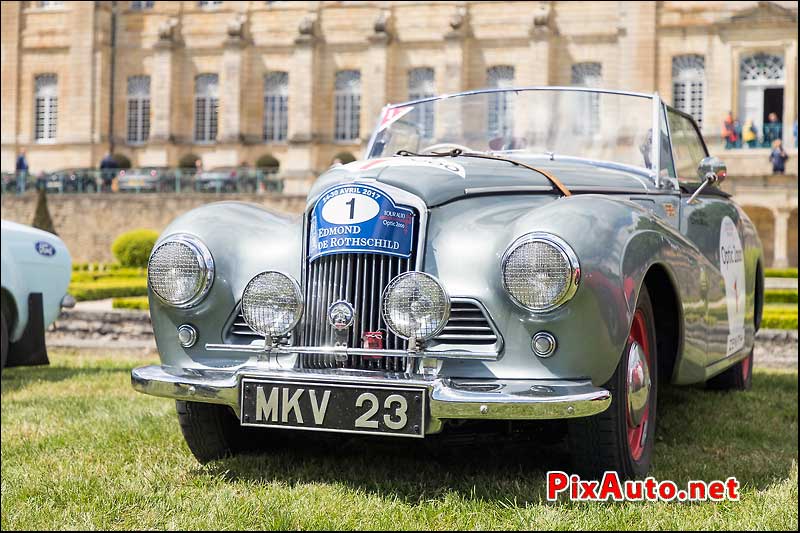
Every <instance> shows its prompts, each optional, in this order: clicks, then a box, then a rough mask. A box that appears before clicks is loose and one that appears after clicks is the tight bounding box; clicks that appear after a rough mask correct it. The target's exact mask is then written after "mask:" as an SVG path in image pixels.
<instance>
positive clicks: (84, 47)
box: [56, 2, 97, 165]
mask: <svg viewBox="0 0 800 533" xmlns="http://www.w3.org/2000/svg"><path fill="white" fill-rule="evenodd" d="M70 8H71V10H72V11H71V13H70V15H71V19H72V21H71V23H70V24H71V26H70V28H71V31H69V38H70V42H69V55H68V56H67V57H68V59H67V61H68V63H69V65H68V66H67V68H65V69H63V70H62V71H61V76H59V79H58V92H59V99H58V115H59V116H58V127H57V131H56V139H57V140H58V142H59V143H63V144H72V143H76V144H83V145H85V146H87V147H88V146H90V144H91V142H92V129H93V128H92V122H93V119H94V116H95V115H94V106H95V105H96V102H95V101H94V98H95V96H96V95H95V94H94V90H93V88H94V85H93V83H92V81H93V79H92V78H93V77H91V78H90V79H86V75H87V74H90V75H91V73H92V72H93V68H92V63H93V62H94V54H93V52H94V34H95V30H94V26H95V24H94V22H95V16H96V13H95V2H75V3H73V4H71V6H70ZM90 159H91V149H89V150H88V152H87V153H86V154H85V163H86V164H92V165H94V164H97V162H96V161H89V160H90Z"/></svg>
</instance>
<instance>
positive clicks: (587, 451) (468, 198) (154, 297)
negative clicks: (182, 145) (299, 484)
mask: <svg viewBox="0 0 800 533" xmlns="http://www.w3.org/2000/svg"><path fill="white" fill-rule="evenodd" d="M498 98H502V99H505V100H507V101H506V102H505V103H508V101H510V100H511V99H516V102H515V105H516V107H515V108H513V107H512V106H505V109H506V110H508V109H509V108H513V109H516V111H514V113H516V114H515V115H514V118H516V122H517V127H516V129H515V128H514V127H513V125H509V124H506V125H505V126H503V125H502V124H500V125H499V126H498V119H497V117H496V116H492V114H491V113H487V110H488V109H494V108H496V107H497V106H496V104H497V101H498V100H497V99H498ZM593 99H597V100H599V107H600V108H601V109H603V115H602V119H603V120H605V121H608V122H609V123H612V122H613V124H614V132H613V134H610V133H608V130H602V128H601V126H600V125H599V124H597V123H595V124H594V125H593V126H591V127H590V128H589V129H588V130H587V129H584V128H582V127H581V128H580V129H576V128H578V126H579V125H580V123H579V121H578V119H579V118H580V117H581V116H582V115H581V113H582V112H583V111H585V110H587V109H589V110H590V111H591V106H589V107H587V105H586V104H587V103H588V104H592V102H593ZM554 104H555V105H554ZM471 105H472V106H474V107H475V110H474V111H480V112H479V113H478V112H470V110H469V109H468V108H469V106H471ZM501 107H502V106H501ZM428 108H432V109H434V112H432V114H433V115H434V116H435V117H436V120H437V124H440V126H437V127H438V128H439V129H441V130H442V131H439V129H437V131H436V132H435V133H434V132H431V131H427V132H425V131H422V128H423V127H428V126H429V122H427V121H426V119H425V115H426V113H425V110H426V109H428ZM543 109H549V110H550V112H552V110H553V109H562V110H564V111H563V112H562V114H564V115H565V116H561V117H558V124H560V127H561V130H563V131H561V130H558V128H554V127H553V124H555V123H556V122H555V120H556V117H550V118H549V120H550V121H551V122H549V123H547V118H548V117H542V114H541V111H542V110H543ZM566 110H569V111H566ZM582 110H583V111H582ZM635 111H641V112H638V113H637V112H635ZM667 112H668V109H667V107H666V106H664V104H663V103H662V102H661V100H660V99H659V98H658V97H657V96H653V95H636V94H630V93H614V92H609V91H584V90H567V89H552V88H543V89H529V90H521V91H513V92H512V91H508V92H504V91H483V92H475V93H465V94H463V95H453V96H448V97H443V98H437V99H430V100H425V101H421V102H412V103H409V104H401V105H398V106H390V107H387V108H386V109H385V110H384V113H383V115H382V117H381V121H380V123H379V126H378V128H377V129H376V132H375V134H374V136H373V139H372V141H371V143H370V147H369V149H368V154H369V157H368V158H367V159H366V160H364V161H356V162H354V163H350V164H348V165H343V166H339V167H335V168H333V169H331V170H329V171H328V172H326V173H325V174H324V175H323V176H321V177H320V178H319V179H318V180H317V182H316V183H315V184H314V186H313V187H312V189H311V191H310V193H309V196H308V203H307V208H306V210H305V212H304V214H303V216H302V217H300V218H299V219H296V218H293V217H288V216H284V215H280V214H276V213H272V212H269V211H267V210H264V209H262V208H259V207H257V206H254V205H249V204H244V203H237V202H221V203H216V204H211V205H208V206H205V207H202V208H200V209H197V210H195V211H192V212H189V213H187V214H185V215H183V216H181V217H179V218H178V219H176V220H175V221H174V222H173V223H172V224H171V225H170V226H169V227H168V228H167V229H166V230H165V231H164V233H163V235H162V237H161V238H160V240H159V242H158V243H157V244H156V247H155V248H154V250H153V253H152V255H151V258H150V265H149V268H148V280H149V287H150V309H151V317H152V322H153V328H154V331H155V334H156V340H157V343H158V349H159V352H160V354H161V360H162V364H161V365H158V366H149V367H144V368H139V369H136V370H134V372H133V374H132V383H133V386H134V388H136V389H137V390H139V391H141V392H145V393H148V394H153V395H157V396H164V397H169V398H175V399H177V400H178V413H179V419H180V422H181V427H182V430H183V432H184V436H185V437H186V440H187V443H188V444H189V447H190V449H191V450H192V452H193V453H194V454H195V456H196V457H197V458H198V459H199V460H201V461H206V460H210V459H213V458H217V457H220V456H223V455H225V454H227V453H233V452H236V451H237V449H238V448H239V447H240V445H241V443H242V441H244V440H247V439H248V437H246V436H245V435H247V434H248V433H247V432H252V431H257V432H266V431H269V429H268V428H293V429H302V430H316V431H336V432H347V433H371V434H382V435H394V436H404V437H424V436H426V435H430V434H433V433H438V432H442V431H447V430H448V426H449V425H451V424H452V423H457V421H463V420H511V421H514V420H537V419H568V420H569V422H568V429H569V431H568V434H569V442H570V447H571V448H572V452H573V456H574V457H575V459H576V468H578V469H581V470H583V471H588V472H598V471H599V472H602V470H604V469H614V470H617V471H620V472H621V473H623V474H624V475H627V476H634V475H642V474H643V473H645V472H646V471H647V469H648V467H649V464H650V459H651V457H650V456H651V453H652V442H653V440H654V439H653V434H654V433H653V432H654V430H655V413H656V396H657V395H656V390H657V386H658V385H657V384H658V382H659V381H672V382H673V383H678V384H681V383H692V382H702V381H705V380H708V379H709V378H712V377H714V375H717V374H721V373H722V374H724V373H725V372H728V371H730V369H731V368H732V367H733V366H734V365H742V364H745V363H743V362H744V361H748V360H750V361H751V360H752V359H751V356H750V355H749V354H750V353H751V350H752V345H753V340H754V333H755V329H756V328H757V325H758V318H757V315H758V298H759V294H758V289H759V287H758V282H759V278H758V272H759V270H758V269H759V268H760V267H759V265H760V245H759V244H758V241H757V237H756V236H755V231H754V229H753V228H752V224H751V223H750V222H749V220H747V218H746V216H745V215H744V214H743V213H742V212H741V210H738V208H736V207H735V206H733V204H731V203H730V202H729V201H727V200H725V202H726V204H725V205H726V206H732V207H730V208H727V207H725V208H724V209H723V208H720V207H719V206H718V209H717V210H716V211H715V212H714V213H715V214H714V215H713V216H724V217H725V218H726V219H727V220H729V221H730V220H731V218H733V219H734V221H735V222H734V227H735V229H734V233H736V238H735V239H734V238H733V237H731V238H730V239H729V241H730V242H732V243H734V244H733V246H734V248H733V253H734V255H735V256H736V257H735V258H734V259H733V261H734V262H735V264H734V265H733V267H730V268H735V272H734V274H731V275H735V276H740V277H741V278H742V279H741V280H739V281H738V282H734V285H735V288H733V289H730V288H729V287H728V285H729V284H728V283H727V281H726V280H727V279H728V277H730V276H728V277H726V276H727V273H726V270H725V269H726V268H727V267H724V266H723V265H721V264H720V263H719V258H720V253H721V252H720V246H721V245H720V242H721V240H720V238H721V237H719V236H720V231H721V230H720V229H719V227H718V228H717V229H716V231H717V236H718V237H717V238H716V239H706V240H705V241H703V242H701V243H698V242H697V241H698V239H696V238H694V239H693V237H692V234H691V231H692V227H693V226H692V221H691V216H692V211H693V210H695V211H696V210H698V209H700V208H698V207H697V206H696V205H695V204H690V203H689V200H691V201H695V200H696V199H689V198H688V197H686V198H684V193H683V192H682V190H681V189H680V188H679V185H678V177H679V176H678V175H677V171H676V168H678V167H679V163H680V161H679V158H678V156H677V155H676V156H675V158H674V160H673V155H672V153H673V150H674V151H675V152H676V153H677V150H678V148H677V147H676V146H674V145H673V143H672V141H671V139H673V138H675V137H671V136H670V131H669V123H668V121H667V119H666V117H667ZM670 112H671V111H670ZM456 113H457V115H456ZM525 113H530V115H529V116H528V115H526V114H525ZM455 116H458V117H459V120H458V121H454V120H452V119H453V117H455ZM478 116H480V117H485V118H486V120H485V122H483V121H482V120H483V119H479V118H476V117H478ZM533 117H536V120H532V119H533ZM643 117H644V118H643ZM501 118H502V117H501ZM598 118H600V117H598ZM528 119H531V121H530V123H528V122H526V120H528ZM614 119H616V120H614ZM504 120H505V119H504ZM546 123H547V127H542V124H546ZM446 125H447V126H446ZM520 126H524V127H520ZM526 127H527V128H528V129H525V128H526ZM454 129H455V130H457V131H454ZM556 130H558V131H556ZM518 131H522V132H526V136H525V137H521V136H519V135H516V132H518ZM652 131H661V132H662V135H660V136H659V135H657V136H655V138H653V137H652V136H651V132H652ZM539 133H541V134H542V135H541V136H540V135H539ZM601 134H607V135H606V138H604V139H603V142H602V143H597V139H598V138H601V137H602V135H601ZM673 135H674V133H673ZM409 138H412V139H413V140H409ZM581 138H585V139H587V140H586V141H585V142H583V143H582V142H581V141H580V139H581ZM570 143H571V144H570ZM703 150H705V146H703ZM687 153H688V152H687ZM695 155H698V154H693V155H692V157H694V156H695ZM702 156H707V153H706V154H702ZM698 159H702V157H698ZM698 162H699V161H695V162H694V163H695V164H694V166H695V170H694V171H693V172H696V168H697V166H698V165H697V163H698ZM701 163H702V164H701V165H700V166H701V168H703V169H706V167H709V165H710V163H712V161H709V160H707V159H702V162H701ZM709 168H710V167H709ZM656 169H658V170H656ZM713 170H715V171H717V172H719V173H720V174H722V172H721V167H720V168H717V167H714V169H713ZM707 174H708V176H709V178H708V180H709V182H710V181H711V175H712V174H713V175H714V179H718V177H717V175H716V174H715V172H714V171H712V170H709V171H708V172H707ZM707 185H708V184H706V185H704V186H703V189H707V191H706V192H707V193H708V192H709V191H710V190H711V189H714V187H713V186H712V187H711V188H710V189H709V188H707ZM701 190H702V189H701ZM709 198H710V199H709V200H705V201H706V202H709V203H714V202H717V197H709ZM720 201H721V200H720ZM712 223H717V225H719V224H722V225H723V226H725V225H726V224H727V223H726V222H724V220H723V221H722V222H718V221H717V222H714V221H712ZM683 226H687V229H684V228H683ZM725 227H727V226H725ZM725 242H728V241H725ZM742 242H744V245H742ZM736 243H738V248H737V247H736ZM751 250H752V251H751ZM746 252H749V253H746ZM698 272H703V276H705V282H703V280H701V279H700V278H699V276H698ZM732 272H733V271H732ZM737 279H738V278H737ZM736 283H738V285H736ZM731 290H733V293H731ZM731 298H735V299H736V312H735V316H734V314H731V313H733V312H732V311H731V308H730V307H728V308H727V309H728V311H727V313H728V314H727V316H725V317H724V318H722V319H719V320H715V321H713V322H712V321H710V320H709V319H708V316H709V313H710V312H711V310H714V309H716V310H719V309H720V307H719V303H718V302H722V306H723V307H722V309H723V311H724V309H725V305H726V302H732V299H731ZM740 298H741V302H740ZM745 302H746V305H745ZM714 306H716V307H714ZM740 306H741V312H740V311H739V308H740ZM745 308H746V310H745ZM698 309H700V311H698ZM739 315H741V317H740V316H739ZM739 318H741V320H739ZM734 326H735V327H734ZM720 336H723V337H724V342H723V343H722V344H724V346H722V344H720V343H719V342H718V340H717V339H718V338H719V337H720ZM748 364H749V363H748ZM748 379H749V376H748ZM748 383H749V381H748ZM601 434H603V435H609V434H613V435H612V436H611V437H609V439H607V440H608V442H600V441H599V436H600V435H601ZM614 450H623V451H624V452H625V453H623V454H619V453H617V454H615V453H612V452H613V451H614Z"/></svg>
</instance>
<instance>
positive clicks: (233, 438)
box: [175, 400, 269, 463]
mask: <svg viewBox="0 0 800 533" xmlns="http://www.w3.org/2000/svg"><path fill="white" fill-rule="evenodd" d="M175 409H176V410H177V412H178V422H179V423H180V426H181V432H182V433H183V438H184V439H185V440H186V444H187V445H188V446H189V450H191V452H192V454H193V455H194V456H195V457H196V458H197V460H198V461H199V462H201V463H207V462H209V461H213V460H214V459H221V458H223V457H228V456H231V455H236V454H238V453H242V452H246V451H252V450H257V449H259V448H262V447H264V446H266V445H267V436H268V434H269V431H267V430H261V429H251V428H243V427H242V426H240V425H239V420H238V419H237V418H236V415H235V414H234V412H233V411H232V410H231V409H230V408H229V407H227V406H224V405H217V404H211V403H200V402H185V401H182V400H176V401H175Z"/></svg>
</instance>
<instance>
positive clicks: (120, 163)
mask: <svg viewBox="0 0 800 533" xmlns="http://www.w3.org/2000/svg"><path fill="white" fill-rule="evenodd" d="M111 159H113V160H114V162H115V163H116V164H117V167H118V168H131V160H130V159H128V156H126V155H125V154H114V155H112V156H111Z"/></svg>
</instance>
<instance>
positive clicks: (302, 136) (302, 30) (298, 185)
mask: <svg viewBox="0 0 800 533" xmlns="http://www.w3.org/2000/svg"><path fill="white" fill-rule="evenodd" d="M315 26H316V16H315V14H314V13H310V14H309V15H308V16H307V17H306V18H305V19H303V21H302V22H301V23H300V27H299V28H298V31H299V35H298V36H297V38H295V41H294V44H295V46H294V49H293V51H292V63H291V66H290V67H289V125H288V127H289V130H288V132H287V135H288V137H289V149H288V150H287V153H286V159H284V160H283V161H281V168H280V176H281V177H282V178H283V179H284V185H285V187H284V191H285V192H286V193H289V194H303V193H305V192H306V191H307V190H308V187H309V186H310V184H311V182H312V181H313V178H314V177H315V176H314V173H315V170H316V169H315V168H314V150H313V148H314V146H313V141H314V137H313V131H314V94H315V91H314V80H315V79H316V77H315V76H314V74H315V63H316V45H317V37H316V35H315Z"/></svg>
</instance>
